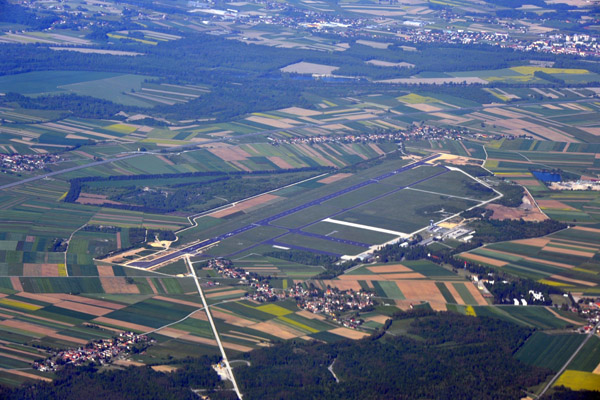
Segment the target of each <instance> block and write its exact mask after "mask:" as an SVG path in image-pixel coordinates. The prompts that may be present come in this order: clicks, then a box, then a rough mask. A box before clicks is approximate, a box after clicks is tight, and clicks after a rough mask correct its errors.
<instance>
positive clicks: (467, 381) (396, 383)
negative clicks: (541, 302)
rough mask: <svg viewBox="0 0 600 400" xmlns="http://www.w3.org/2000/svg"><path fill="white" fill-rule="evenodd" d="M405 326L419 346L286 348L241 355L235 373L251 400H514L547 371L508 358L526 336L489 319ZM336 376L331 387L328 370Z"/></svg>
mask: <svg viewBox="0 0 600 400" xmlns="http://www.w3.org/2000/svg"><path fill="white" fill-rule="evenodd" d="M403 319H404V320H408V321H407V322H409V321H410V320H412V322H409V328H408V333H409V334H411V335H414V336H416V338H419V340H415V339H409V338H407V337H404V336H401V335H395V334H394V335H391V334H390V335H382V334H381V332H380V333H379V334H376V335H374V336H372V337H371V338H366V339H363V340H360V341H356V342H350V341H340V342H337V343H333V344H321V343H317V342H312V343H305V342H299V341H297V342H295V341H288V342H286V343H283V344H279V345H277V346H274V347H271V348H265V349H261V350H258V351H253V352H251V353H248V354H247V355H246V358H247V359H248V360H249V361H250V362H251V366H250V367H246V366H242V367H240V368H236V376H237V377H238V383H239V385H240V389H241V391H242V393H244V397H245V398H248V399H261V398H263V399H266V398H268V399H273V398H282V399H283V398H285V399H311V398H312V399H317V398H327V399H391V398H396V399H399V398H402V399H423V398H435V399H475V398H477V399H514V398H520V395H521V394H522V389H524V388H525V387H527V386H531V385H534V384H536V383H538V382H539V381H541V380H543V379H544V378H545V376H546V375H547V374H548V373H549V371H546V370H543V369H539V368H531V367H529V366H526V365H524V364H522V363H521V362H519V361H517V360H516V359H514V358H513V357H512V354H513V352H514V351H516V350H517V349H518V348H519V346H520V345H521V344H522V343H523V342H524V341H525V340H526V339H527V337H528V336H529V335H530V334H531V331H530V330H528V329H524V328H520V327H517V326H516V325H513V324H510V323H507V322H503V321H500V320H496V319H489V318H473V317H467V316H462V315H456V314H450V313H439V314H437V313H433V312H428V311H417V312H414V311H413V312H407V313H400V314H399V315H397V316H396V317H395V319H394V321H393V322H392V324H391V328H392V330H393V328H394V325H395V324H396V323H399V322H400V320H403ZM332 364H333V367H332V368H333V370H334V372H335V374H336V375H337V377H338V378H339V380H340V382H339V383H336V382H335V380H334V378H333V376H332V375H331V373H330V372H329V371H328V370H327V368H328V367H329V366H330V365H332Z"/></svg>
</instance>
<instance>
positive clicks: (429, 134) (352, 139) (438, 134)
mask: <svg viewBox="0 0 600 400" xmlns="http://www.w3.org/2000/svg"><path fill="white" fill-rule="evenodd" d="M481 137H489V135H482V134H480V133H475V132H471V131H469V130H468V129H464V128H446V127H437V126H430V125H411V126H410V127H408V128H407V130H403V131H401V130H394V131H385V132H371V133H360V134H355V133H348V134H345V135H318V136H297V137H292V138H289V139H282V138H273V137H269V138H268V140H269V141H270V142H271V144H273V145H279V144H316V143H366V142H377V143H380V142H386V141H389V142H404V141H407V140H439V139H453V140H463V139H477V138H481ZM498 138H501V136H498ZM508 139H512V138H508Z"/></svg>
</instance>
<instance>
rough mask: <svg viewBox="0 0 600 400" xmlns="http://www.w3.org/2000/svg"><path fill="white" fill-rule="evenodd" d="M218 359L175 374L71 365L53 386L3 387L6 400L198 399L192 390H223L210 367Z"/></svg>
mask: <svg viewBox="0 0 600 400" xmlns="http://www.w3.org/2000/svg"><path fill="white" fill-rule="evenodd" d="M217 361H218V359H217V358H215V357H212V358H211V357H207V356H204V357H201V358H196V359H186V360H182V361H179V363H180V364H181V367H180V368H178V369H177V371H176V372H173V373H168V374H167V373H162V372H156V371H154V370H153V369H152V368H150V367H129V368H126V369H121V370H119V369H115V370H109V371H104V372H101V373H99V372H98V368H97V367H96V366H94V365H89V366H85V367H72V366H69V367H67V368H65V369H63V370H61V371H60V372H58V377H57V379H56V380H54V381H53V382H51V383H45V382H42V383H37V384H29V385H26V386H23V387H20V388H15V389H9V388H8V387H6V386H0V398H2V399H4V400H17V399H18V400H34V399H64V400H71V399H72V400H80V399H87V400H96V399H98V400H99V399H103V400H108V399H110V400H130V399H156V400H159V399H160V400H188V399H189V400H195V399H198V395H196V394H195V393H194V392H193V391H191V390H190V389H191V388H198V389H208V392H207V393H211V391H212V390H213V389H217V388H222V387H223V383H222V381H221V380H220V378H219V376H218V375H217V373H216V372H215V371H214V370H213V369H212V368H211V367H210V365H211V364H214V363H216V362H217Z"/></svg>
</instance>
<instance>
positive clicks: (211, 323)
mask: <svg viewBox="0 0 600 400" xmlns="http://www.w3.org/2000/svg"><path fill="white" fill-rule="evenodd" d="M185 262H186V263H187V266H188V268H189V269H190V271H192V275H194V282H196V287H197V288H198V293H199V294H200V297H201V298H202V303H203V304H204V310H205V311H206V316H207V317H208V322H210V326H211V328H212V331H213V334H214V336H215V339H216V340H217V344H218V345H219V350H221V356H222V357H223V363H224V364H225V368H226V369H227V372H228V373H229V377H230V378H231V383H233V390H235V393H236V394H237V397H238V399H240V400H242V393H241V392H240V389H239V387H238V384H237V381H236V380H235V376H234V375H233V369H231V365H230V364H229V360H228V359H227V354H226V353H225V349H224V348H223V344H222V343H221V338H220V336H219V332H218V331H217V327H216V326H215V322H214V321H213V317H212V313H211V311H210V308H208V303H207V302H206V298H205V297H204V293H203V292H202V287H201V286H200V282H199V281H198V277H197V276H196V270H195V269H194V266H193V265H192V263H191V262H190V257H189V256H187V257H186V258H185Z"/></svg>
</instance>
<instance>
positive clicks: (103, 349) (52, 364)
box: [33, 332, 154, 372]
mask: <svg viewBox="0 0 600 400" xmlns="http://www.w3.org/2000/svg"><path fill="white" fill-rule="evenodd" d="M153 341H154V340H153V339H149V338H148V337H147V336H146V335H138V334H135V333H133V332H122V333H120V334H119V336H116V337H114V338H112V339H102V340H98V341H94V342H90V343H88V344H86V345H85V346H84V347H80V348H78V349H68V350H63V351H60V352H58V353H57V354H55V355H53V356H51V357H49V358H47V359H45V360H43V361H36V362H34V363H33V368H34V369H37V370H38V371H41V372H49V371H57V370H59V369H61V368H62V367H63V366H65V365H69V364H71V365H83V364H85V363H88V362H97V363H100V364H101V365H104V364H109V363H111V362H112V361H113V360H114V359H115V358H117V357H119V356H123V355H125V354H129V353H138V352H141V351H143V350H144V349H145V348H146V347H148V345H150V344H151V343H152V342H153Z"/></svg>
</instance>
